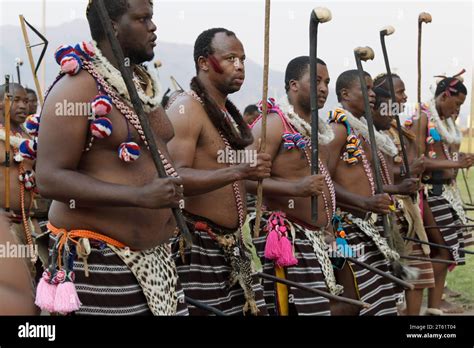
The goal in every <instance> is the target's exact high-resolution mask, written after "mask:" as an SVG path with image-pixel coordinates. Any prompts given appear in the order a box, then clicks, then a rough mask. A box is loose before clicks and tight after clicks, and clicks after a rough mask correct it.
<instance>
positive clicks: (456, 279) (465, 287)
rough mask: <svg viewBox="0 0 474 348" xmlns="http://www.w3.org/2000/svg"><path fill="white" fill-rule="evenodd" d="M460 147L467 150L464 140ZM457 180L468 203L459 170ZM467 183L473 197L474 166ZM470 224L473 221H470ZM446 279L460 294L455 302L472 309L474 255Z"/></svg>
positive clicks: (473, 214)
mask: <svg viewBox="0 0 474 348" xmlns="http://www.w3.org/2000/svg"><path fill="white" fill-rule="evenodd" d="M461 149H462V150H464V151H466V152H467V146H466V142H464V144H463V147H462V148H461ZM457 182H458V186H459V189H460V190H461V194H462V197H463V200H464V202H468V203H469V196H468V193H467V189H466V184H465V183H464V180H463V177H462V175H461V172H459V175H458V180H457ZM467 184H468V185H469V189H470V191H471V195H473V197H472V198H473V199H474V168H471V169H470V170H469V173H468V177H467ZM468 216H469V217H470V218H472V219H474V211H469V212H468ZM470 224H473V223H472V222H470ZM469 250H472V251H474V247H470V248H469ZM447 280H448V286H449V288H451V289H452V290H455V291H458V292H460V293H461V294H462V296H461V297H459V298H457V299H456V302H457V303H459V304H461V305H463V307H464V308H466V309H468V310H474V255H466V265H464V266H458V267H456V268H455V269H454V271H452V272H449V274H448V278H447Z"/></svg>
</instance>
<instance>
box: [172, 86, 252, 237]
mask: <svg viewBox="0 0 474 348" xmlns="http://www.w3.org/2000/svg"><path fill="white" fill-rule="evenodd" d="M184 94H186V95H189V96H191V97H192V98H194V99H195V100H196V101H198V102H199V103H200V104H201V105H204V102H203V101H202V99H201V98H200V97H199V96H198V95H197V93H196V92H194V91H193V90H191V91H189V92H183V93H181V94H180V95H184ZM221 111H222V114H223V116H224V117H226V118H228V119H229V118H230V119H232V115H230V114H229V112H228V111H227V110H221ZM219 136H220V137H221V139H222V141H223V143H224V145H225V148H226V152H227V153H228V154H230V156H231V159H230V162H231V163H236V161H235V158H234V151H232V150H233V149H232V147H231V146H230V143H229V140H228V139H227V138H226V137H225V136H224V135H223V134H222V133H221V132H220V131H219ZM232 191H233V193H234V200H235V205H236V207H237V214H238V219H239V229H241V228H242V226H243V225H244V222H245V209H244V203H243V200H242V193H241V191H240V186H239V182H238V181H234V182H233V183H232Z"/></svg>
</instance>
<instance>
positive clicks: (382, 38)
mask: <svg viewBox="0 0 474 348" xmlns="http://www.w3.org/2000/svg"><path fill="white" fill-rule="evenodd" d="M380 42H381V43H382V51H383V58H384V61H385V68H386V70H387V79H388V85H389V88H390V99H391V100H392V105H393V106H394V105H395V103H397V97H396V95H395V88H394V86H393V78H392V71H391V69H390V62H389V60H388V53H387V47H386V45H385V35H384V34H383V32H381V33H380ZM392 115H393V117H395V121H396V123H397V131H398V137H399V138H400V147H401V148H402V157H403V165H404V167H405V173H406V175H407V176H408V177H410V176H411V175H410V166H409V163H408V155H407V150H406V148H405V138H404V137H403V130H402V124H401V123H400V116H399V114H398V112H397V113H392Z"/></svg>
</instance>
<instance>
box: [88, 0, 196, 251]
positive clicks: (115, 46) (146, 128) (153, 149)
mask: <svg viewBox="0 0 474 348" xmlns="http://www.w3.org/2000/svg"><path fill="white" fill-rule="evenodd" d="M93 3H94V5H95V6H97V10H98V11H97V12H98V14H99V17H100V19H101V22H102V25H103V27H104V30H105V32H106V34H107V38H108V40H109V42H110V44H111V46H112V51H113V53H114V56H115V58H116V59H117V62H118V68H119V70H120V73H121V74H122V77H123V79H124V81H125V85H126V86H127V90H128V93H129V95H130V100H131V101H132V104H133V107H134V109H135V112H136V113H137V115H138V118H139V120H140V124H141V125H142V128H143V133H144V134H145V138H146V140H147V143H148V146H149V148H150V153H151V157H152V159H153V163H154V164H155V168H156V171H157V172H158V176H159V177H160V178H166V177H167V176H168V175H167V174H166V170H165V167H164V165H163V162H162V161H161V158H160V156H159V154H158V147H157V145H156V141H155V137H154V134H153V132H152V131H151V127H150V124H149V122H148V118H147V117H146V116H145V112H144V110H143V105H142V103H141V100H140V97H139V96H138V93H137V90H136V89H135V85H134V83H133V80H132V72H131V69H130V68H127V67H125V64H124V62H125V57H124V55H123V51H122V48H121V47H120V44H119V42H118V40H117V38H116V37H115V35H114V32H113V29H112V24H111V20H110V17H109V14H108V12H107V9H106V8H105V4H104V0H96V1H94V2H93ZM172 212H173V215H174V218H175V220H176V224H177V225H178V228H179V230H180V231H181V234H182V236H183V237H184V239H185V240H186V244H187V245H188V246H190V245H192V236H191V234H190V232H189V230H188V227H187V225H186V222H185V220H184V217H183V214H182V212H181V210H180V209H178V208H173V209H172Z"/></svg>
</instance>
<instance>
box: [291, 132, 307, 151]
mask: <svg viewBox="0 0 474 348" xmlns="http://www.w3.org/2000/svg"><path fill="white" fill-rule="evenodd" d="M293 142H294V143H295V145H296V146H297V147H298V148H299V149H303V148H305V147H306V144H307V142H306V140H304V138H303V136H302V135H301V134H300V133H295V135H294V137H293Z"/></svg>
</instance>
